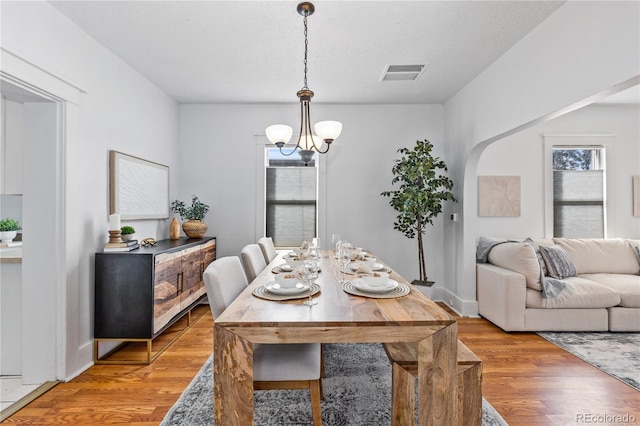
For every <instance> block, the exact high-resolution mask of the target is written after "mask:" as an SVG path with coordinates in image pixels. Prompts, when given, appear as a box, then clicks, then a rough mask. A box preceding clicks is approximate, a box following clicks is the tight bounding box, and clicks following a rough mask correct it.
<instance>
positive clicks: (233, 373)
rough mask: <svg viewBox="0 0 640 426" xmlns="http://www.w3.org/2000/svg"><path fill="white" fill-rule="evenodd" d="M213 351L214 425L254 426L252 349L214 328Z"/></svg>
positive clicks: (232, 334) (222, 328)
mask: <svg viewBox="0 0 640 426" xmlns="http://www.w3.org/2000/svg"><path fill="white" fill-rule="evenodd" d="M213 347H214V351H213V352H214V355H213V356H214V360H213V384H214V386H213V406H214V420H215V424H216V425H229V426H232V425H237V426H246V425H251V424H253V345H252V344H251V343H250V342H248V341H246V340H244V339H242V338H241V337H239V336H238V335H236V334H234V333H231V332H230V331H229V330H227V329H225V328H224V327H219V326H215V327H214V344H213Z"/></svg>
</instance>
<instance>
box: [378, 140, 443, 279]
mask: <svg viewBox="0 0 640 426" xmlns="http://www.w3.org/2000/svg"><path fill="white" fill-rule="evenodd" d="M432 150H433V144H432V143H431V142H429V141H428V140H426V139H425V140H424V141H420V140H419V141H416V146H415V147H413V149H408V148H400V149H399V150H398V152H399V153H401V154H403V155H402V158H400V159H398V160H395V165H394V166H393V169H392V170H391V171H392V173H393V175H394V177H393V179H392V180H391V184H392V185H393V184H399V185H400V187H399V189H397V190H393V191H384V192H382V193H381V194H380V195H382V196H385V197H391V199H390V200H389V205H390V206H391V207H393V208H394V209H395V210H397V211H398V212H399V213H398V216H397V218H396V221H395V222H394V223H393V229H397V230H398V231H400V232H402V233H403V234H404V235H405V236H406V237H407V238H415V237H416V235H417V236H418V263H419V266H420V281H421V282H422V283H423V284H426V282H427V272H426V264H425V259H424V245H423V243H422V235H423V234H425V232H426V229H425V225H427V224H431V225H432V224H433V219H434V218H435V217H437V216H438V215H439V214H440V213H442V203H443V202H444V201H448V200H450V201H455V198H454V197H453V193H452V192H451V189H453V181H452V180H451V179H449V178H448V177H447V176H445V175H444V174H442V172H446V171H447V165H446V164H445V162H444V161H442V160H440V159H439V158H437V157H433V155H432V154H431V151H432Z"/></svg>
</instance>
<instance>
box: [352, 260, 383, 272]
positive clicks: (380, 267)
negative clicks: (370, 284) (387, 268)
mask: <svg viewBox="0 0 640 426" xmlns="http://www.w3.org/2000/svg"><path fill="white" fill-rule="evenodd" d="M349 267H350V268H351V269H352V270H353V271H357V270H358V269H359V268H360V265H359V264H358V263H357V262H352V263H350V264H349ZM370 269H371V270H372V271H382V270H384V265H383V264H382V263H377V262H376V263H374V264H373V266H372V267H371V268H370Z"/></svg>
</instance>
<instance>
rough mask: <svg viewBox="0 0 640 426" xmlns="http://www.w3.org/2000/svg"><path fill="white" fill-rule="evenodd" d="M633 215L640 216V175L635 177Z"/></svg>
mask: <svg viewBox="0 0 640 426" xmlns="http://www.w3.org/2000/svg"><path fill="white" fill-rule="evenodd" d="M633 215H634V216H640V176H634V177H633Z"/></svg>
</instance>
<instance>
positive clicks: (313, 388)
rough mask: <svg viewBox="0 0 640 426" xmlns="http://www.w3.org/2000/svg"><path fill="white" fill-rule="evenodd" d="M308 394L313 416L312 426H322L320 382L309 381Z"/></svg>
mask: <svg viewBox="0 0 640 426" xmlns="http://www.w3.org/2000/svg"><path fill="white" fill-rule="evenodd" d="M309 393H310V394H311V414H312V415H313V425H314V426H322V408H321V406H320V398H321V394H322V391H321V390H320V380H310V381H309Z"/></svg>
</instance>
